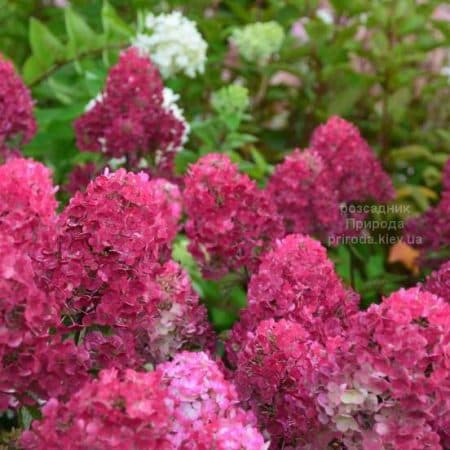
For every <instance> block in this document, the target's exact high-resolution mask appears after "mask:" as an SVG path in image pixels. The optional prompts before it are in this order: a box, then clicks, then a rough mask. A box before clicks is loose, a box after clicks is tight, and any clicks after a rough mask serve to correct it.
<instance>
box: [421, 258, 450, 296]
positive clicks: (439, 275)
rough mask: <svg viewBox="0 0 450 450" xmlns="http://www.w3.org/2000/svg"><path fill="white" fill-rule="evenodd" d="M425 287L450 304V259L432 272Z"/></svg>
mask: <svg viewBox="0 0 450 450" xmlns="http://www.w3.org/2000/svg"><path fill="white" fill-rule="evenodd" d="M423 288H424V289H425V290H427V291H428V292H431V293H433V294H434V295H437V296H438V297H441V298H442V299H444V300H445V301H446V302H447V303H449V304H450V261H447V262H446V263H444V264H442V266H441V267H440V268H439V269H438V270H435V271H434V272H432V273H431V275H430V276H429V277H428V278H427V280H426V282H425V284H424V285H423Z"/></svg>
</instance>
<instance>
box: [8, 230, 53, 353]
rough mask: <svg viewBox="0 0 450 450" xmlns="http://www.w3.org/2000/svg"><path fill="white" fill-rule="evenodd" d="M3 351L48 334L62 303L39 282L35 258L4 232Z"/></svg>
mask: <svg viewBox="0 0 450 450" xmlns="http://www.w3.org/2000/svg"><path fill="white" fill-rule="evenodd" d="M0 292H1V302H0V354H2V353H3V351H8V350H10V349H14V348H17V347H19V346H20V345H21V344H22V343H24V342H25V343H27V342H29V341H30V340H32V339H33V337H34V336H36V335H42V334H46V333H47V331H48V329H49V328H50V327H55V326H57V325H58V323H59V313H60V307H59V305H57V304H56V303H55V302H53V301H52V299H51V297H50V296H46V295H45V294H44V293H43V292H42V291H40V290H39V288H38V287H37V286H36V283H35V280H34V271H33V267H32V263H31V259H30V258H29V257H28V255H26V254H25V253H24V252H23V250H22V249H18V248H16V247H15V246H14V241H13V239H11V238H10V237H9V236H3V235H2V234H0Z"/></svg>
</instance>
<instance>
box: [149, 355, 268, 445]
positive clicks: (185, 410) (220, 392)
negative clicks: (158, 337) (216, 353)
mask: <svg viewBox="0 0 450 450" xmlns="http://www.w3.org/2000/svg"><path fill="white" fill-rule="evenodd" d="M157 372H158V373H160V374H161V378H162V384H163V386H164V387H165V390H166V398H165V404H166V406H167V407H168V408H169V411H170V415H171V417H172V421H173V423H174V428H173V434H172V435H171V436H170V440H171V442H172V445H173V448H197V447H189V446H187V444H188V443H189V441H191V440H192V438H191V436H196V435H203V436H204V433H205V431H206V430H205V426H207V425H208V424H214V423H215V422H216V421H219V422H220V421H223V423H222V426H223V427H226V426H227V423H226V422H227V421H232V422H233V421H234V422H235V424H238V423H240V424H242V425H243V426H244V427H251V428H252V429H251V430H247V433H246V434H248V433H249V432H250V434H251V435H253V440H255V441H256V443H257V444H258V445H257V446H256V447H250V448H251V449H252V448H260V449H262V448H264V447H263V439H262V438H261V437H259V438H258V433H257V431H256V430H255V429H254V428H253V426H254V423H255V418H254V416H253V414H251V413H250V412H245V411H244V410H242V409H241V408H240V406H239V398H238V395H237V393H236V389H235V387H234V385H233V384H231V382H229V381H227V380H225V378H224V375H223V373H222V371H221V370H220V369H219V367H218V366H217V364H216V363H215V362H214V361H212V360H211V359H210V358H209V357H208V356H207V355H206V354H205V353H203V352H200V353H191V352H182V353H179V354H178V355H176V356H175V358H174V360H173V361H170V362H167V363H164V364H161V365H160V366H158V369H157ZM217 426H220V425H219V424H218V423H215V424H214V425H213V427H217ZM228 426H229V425H228ZM220 433H227V430H226V429H222V431H220V432H219V434H220ZM203 439H204V438H203ZM218 441H220V439H218ZM185 446H186V447H185ZM199 448H202V447H199Z"/></svg>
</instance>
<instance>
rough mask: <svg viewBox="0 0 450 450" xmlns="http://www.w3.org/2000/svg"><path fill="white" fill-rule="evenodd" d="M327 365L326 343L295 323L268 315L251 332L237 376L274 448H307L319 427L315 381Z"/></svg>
mask: <svg viewBox="0 0 450 450" xmlns="http://www.w3.org/2000/svg"><path fill="white" fill-rule="evenodd" d="M326 365H327V361H326V350H325V348H324V347H323V346H322V345H321V344H319V343H318V342H315V341H313V340H311V337H310V335H309V333H308V332H306V331H305V329H304V328H303V327H302V325H300V324H298V323H296V322H290V321H287V320H284V319H282V320H280V321H279V322H275V321H274V320H273V319H269V320H265V321H262V322H261V323H260V324H259V325H258V327H257V328H256V330H255V331H254V332H251V333H249V336H248V338H247V341H246V344H245V346H244V347H243V348H242V350H241V351H240V352H239V354H238V355H237V368H236V372H235V376H234V381H235V383H236V386H237V389H238V392H239V395H240V397H241V399H242V401H243V403H244V404H246V405H248V406H249V407H251V408H252V410H253V411H254V413H255V415H256V417H257V419H258V425H259V428H260V429H261V430H264V431H265V432H266V433H268V435H269V436H270V441H271V444H272V448H274V449H277V448H281V447H282V446H283V445H284V446H285V447H287V448H307V447H305V446H306V445H307V444H309V443H310V442H311V433H310V432H311V430H315V431H316V430H318V429H320V427H321V423H320V421H319V415H318V410H317V408H316V403H315V398H314V396H313V391H312V390H311V385H312V384H314V383H316V378H317V377H318V375H319V374H320V373H321V372H322V371H324V370H325V368H326Z"/></svg>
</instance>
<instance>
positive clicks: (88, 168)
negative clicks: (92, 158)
mask: <svg viewBox="0 0 450 450" xmlns="http://www.w3.org/2000/svg"><path fill="white" fill-rule="evenodd" d="M100 173H101V170H99V169H98V167H97V165H96V164H95V163H93V162H90V163H86V164H78V165H76V166H75V167H74V168H73V170H72V171H71V172H70V173H69V176H68V180H67V183H66V184H65V185H64V190H65V191H66V192H68V193H69V194H70V195H75V194H76V192H77V191H82V192H84V191H85V190H86V188H87V186H88V184H89V183H90V182H91V181H92V180H93V179H94V178H95V177H96V176H98V175H100Z"/></svg>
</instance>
